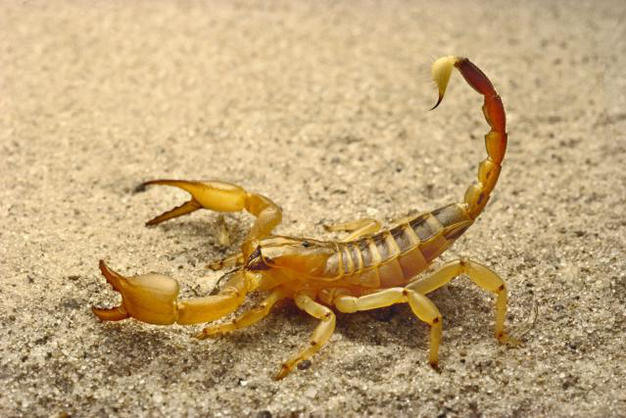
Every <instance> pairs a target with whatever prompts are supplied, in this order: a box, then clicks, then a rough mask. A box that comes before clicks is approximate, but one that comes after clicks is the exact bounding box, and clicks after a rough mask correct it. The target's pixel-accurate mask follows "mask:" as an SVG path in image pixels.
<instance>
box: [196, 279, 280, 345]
mask: <svg viewBox="0 0 626 418" xmlns="http://www.w3.org/2000/svg"><path fill="white" fill-rule="evenodd" d="M284 297H285V294H284V293H283V292H282V291H281V290H280V289H277V290H274V291H273V292H272V293H270V295H269V296H268V297H267V298H266V299H265V300H264V301H263V302H262V303H261V304H260V305H259V306H257V307H256V308H254V309H252V310H250V311H248V312H244V313H243V314H242V315H240V316H238V317H237V318H235V319H233V320H232V321H231V322H228V323H226V324H217V325H211V326H208V327H206V328H204V329H203V330H202V331H201V332H199V333H198V334H196V335H195V337H196V338H199V339H201V340H204V339H205V338H208V337H214V336H218V335H222V334H226V333H228V332H232V331H235V330H237V329H240V328H245V327H249V326H250V325H253V324H256V323H257V322H259V321H260V320H261V319H263V318H265V317H266V316H267V315H268V314H269V313H270V311H271V310H272V307H273V306H274V305H275V304H276V302H278V301H279V300H281V299H283V298H284Z"/></svg>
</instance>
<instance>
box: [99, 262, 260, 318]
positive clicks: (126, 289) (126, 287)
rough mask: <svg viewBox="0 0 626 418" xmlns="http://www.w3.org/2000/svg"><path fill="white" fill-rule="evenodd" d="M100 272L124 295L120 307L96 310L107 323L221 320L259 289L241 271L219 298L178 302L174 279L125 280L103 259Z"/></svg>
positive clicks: (145, 276) (254, 280) (251, 277)
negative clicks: (250, 293)
mask: <svg viewBox="0 0 626 418" xmlns="http://www.w3.org/2000/svg"><path fill="white" fill-rule="evenodd" d="M100 270H101V271H102V274H103V275H104V277H105V278H106V280H107V282H109V283H110V284H111V285H112V286H113V289H115V290H116V291H118V292H120V294H121V295H122V303H121V305H120V306H117V307H115V308H110V309H102V308H96V307H94V308H93V312H94V314H96V316H97V317H98V318H100V319H101V320H103V321H119V320H122V319H125V318H130V317H132V318H135V319H137V320H139V321H142V322H147V323H149V324H158V325H167V324H173V323H179V324H197V323H200V322H209V321H213V320H216V319H219V318H221V317H223V316H225V315H227V314H229V313H231V312H233V311H234V310H235V309H237V308H238V307H239V305H241V304H242V303H243V300H244V298H245V296H246V293H247V292H250V291H252V290H254V289H255V288H256V287H257V286H258V280H257V278H256V276H254V275H253V274H252V273H244V272H243V271H241V270H239V271H237V272H235V273H234V274H233V275H231V277H230V279H229V280H228V282H227V283H226V284H225V285H224V288H223V289H222V290H221V292H220V293H219V294H217V295H213V296H205V297H198V298H191V299H182V300H177V297H178V292H179V289H180V287H179V284H178V282H177V281H176V280H174V279H172V278H171V277H168V276H164V275H162V274H156V273H149V274H142V275H139V276H133V277H124V276H122V275H121V274H119V273H116V272H115V271H113V270H111V269H109V267H108V266H107V265H106V264H105V263H104V261H102V260H100Z"/></svg>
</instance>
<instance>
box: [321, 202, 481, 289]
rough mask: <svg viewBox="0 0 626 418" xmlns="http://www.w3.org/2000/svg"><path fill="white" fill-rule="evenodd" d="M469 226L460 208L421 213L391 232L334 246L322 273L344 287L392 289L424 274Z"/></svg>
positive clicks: (466, 216) (448, 206)
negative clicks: (327, 274)
mask: <svg viewBox="0 0 626 418" xmlns="http://www.w3.org/2000/svg"><path fill="white" fill-rule="evenodd" d="M472 223H473V220H472V219H471V218H470V216H469V214H468V213H467V211H466V209H465V207H464V205H463V204H458V203H454V204H451V205H447V206H443V207H441V208H438V209H435V210H434V211H432V212H425V213H422V214H420V215H417V216H415V217H413V218H410V219H408V220H406V221H405V222H402V223H400V224H398V225H396V226H395V227H393V228H392V229H389V230H385V231H382V232H379V233H377V234H374V235H371V236H366V237H363V238H360V239H358V240H355V241H350V242H345V243H338V244H337V252H336V253H335V254H333V255H332V256H331V257H329V259H328V261H327V267H326V272H327V273H331V274H333V275H335V276H336V277H340V278H341V279H342V280H343V281H345V282H346V283H347V284H350V285H354V286H359V287H366V288H377V287H383V288H385V287H393V286H399V285H401V284H405V283H407V282H409V281H410V280H411V279H412V278H414V277H415V275H417V274H419V273H420V272H422V271H424V270H425V269H426V268H427V267H428V265H429V264H430V262H431V261H433V260H434V259H435V258H437V257H438V256H439V255H441V253H443V252H444V251H445V250H446V249H447V248H448V247H449V246H450V245H452V243H453V242H454V241H455V240H456V239H457V238H458V237H460V236H461V235H462V234H463V232H465V230H466V229H467V228H468V227H469V226H470V225H471V224H472Z"/></svg>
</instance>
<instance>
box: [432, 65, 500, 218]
mask: <svg viewBox="0 0 626 418" xmlns="http://www.w3.org/2000/svg"><path fill="white" fill-rule="evenodd" d="M453 68H456V69H457V70H459V72H460V73H461V75H462V76H463V78H465V81H467V83H468V84H469V85H470V86H472V88H473V89H474V90H476V91H477V92H478V93H480V94H482V95H483V97H484V99H485V102H484V104H483V114H484V115H485V119H486V120H487V123H488V124H489V126H490V127H491V130H490V131H489V133H487V135H485V147H486V148H487V158H485V159H484V160H483V161H481V163H480V164H479V165H478V180H477V182H476V183H474V184H472V185H470V186H469V187H468V188H467V190H466V191H465V197H464V198H463V201H464V204H465V205H467V208H466V209H467V212H468V214H469V216H470V217H471V218H472V219H476V218H477V217H478V215H480V213H481V212H482V210H483V208H484V207H485V205H486V204H487V201H488V200H489V196H490V194H491V191H492V190H493V188H494V187H495V186H496V183H497V181H498V176H499V175H500V169H501V168H502V167H501V163H502V160H503V159H504V153H505V152H506V142H507V135H506V116H505V113H504V106H503V105H502V99H500V96H499V95H498V93H497V92H496V89H495V88H494V87H493V84H491V81H489V79H488V78H487V76H486V75H485V74H484V73H483V72H482V71H481V70H480V69H479V68H478V67H477V66H475V65H474V64H473V63H472V62H471V61H470V60H469V59H467V58H459V57H453V56H449V57H442V58H439V59H438V60H437V61H435V62H434V63H433V66H432V77H433V80H434V81H435V84H437V88H438V89H439V99H438V100H437V103H436V104H435V106H433V109H435V108H436V107H437V106H439V104H440V103H441V101H442V100H443V95H444V93H445V91H446V87H447V86H448V80H450V74H451V73H452V69H453ZM431 110H432V109H431Z"/></svg>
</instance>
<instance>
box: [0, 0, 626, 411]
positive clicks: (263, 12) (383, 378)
mask: <svg viewBox="0 0 626 418" xmlns="http://www.w3.org/2000/svg"><path fill="white" fill-rule="evenodd" d="M624 22H626V3H624V2H623V1H597V2H592V1H586V2H585V1H577V2H565V1H528V2H510V3H509V2H498V1H488V2H478V1H476V2H465V1H463V2H461V1H446V2H437V3H436V4H435V3H434V2H409V1H406V2H404V1H396V0H391V1H384V2H383V1H379V2H366V1H345V2H330V1H328V2H305V1H285V2H275V1H272V2H248V1H236V2H227V1H207V2H186V1H180V2H166V1H163V2H149V1H135V2H122V1H110V2H105V1H61V0H52V1H47V2H43V1H33V2H17V1H8V0H7V1H3V2H2V3H1V4H0V182H1V189H0V213H1V216H0V280H1V285H0V307H1V309H0V336H1V337H0V354H1V355H0V385H1V386H2V390H0V415H2V416H62V415H71V416H195V415H204V416H253V417H270V416H308V415H314V416H338V415H345V416H362V415H370V416H425V417H434V416H439V417H448V416H520V417H521V416H581V417H582V416H584V417H588V416H592V417H606V416H624V415H625V411H626V372H625V367H626V355H625V354H624V348H625V343H624V341H625V328H626V321H625V319H626V276H625V274H626V273H625V272H626V257H625V250H626V228H625V227H626V216H625V205H626V176H625V175H624V169H625V167H626V137H625V134H624V132H625V131H626V76H625V70H624V68H626V58H625V57H626V41H625V40H626V25H625V23H624ZM449 54H454V55H461V56H467V57H470V58H471V59H472V60H473V62H475V63H476V64H477V65H478V66H480V67H481V68H482V69H483V70H484V71H485V73H487V74H488V75H489V77H490V78H491V79H492V80H493V82H494V84H495V86H496V88H497V89H498V91H499V93H500V95H501V96H502V98H503V101H504V103H505V107H506V110H507V114H508V131H509V135H510V139H509V141H510V142H509V148H508V152H507V157H506V159H505V162H504V166H503V170H502V174H501V176H500V182H499V184H498V185H497V187H496V190H495V192H494V195H493V197H492V199H491V200H490V202H489V204H488V205H487V207H486V209H485V212H484V213H483V214H482V216H481V217H480V218H479V219H478V220H477V222H476V223H475V225H474V226H472V228H470V229H469V230H468V231H467V233H466V234H465V235H464V236H463V237H462V238H461V239H460V240H459V241H457V243H456V244H455V245H454V247H453V248H451V249H450V250H449V251H448V252H447V253H446V254H445V255H444V256H443V257H442V259H443V260H444V261H445V260H453V259H455V258H458V257H459V256H465V257H470V258H473V259H475V260H478V261H481V262H484V263H485V264H486V265H488V266H490V267H491V268H493V269H494V270H496V271H497V272H499V273H500V274H501V275H502V276H503V277H504V278H505V279H506V281H507V283H508V288H509V293H510V309H509V315H508V318H507V324H509V325H510V326H511V327H512V328H513V329H521V328H523V326H524V324H527V323H528V322H529V321H531V320H532V318H533V312H534V310H535V307H536V310H537V313H538V314H537V317H536V323H535V325H534V327H533V328H532V329H531V330H530V331H529V332H528V333H527V334H526V335H525V336H524V344H523V345H522V346H521V347H519V348H507V347H504V346H500V345H498V344H497V342H496V340H495V339H494V338H493V322H494V316H493V298H492V296H491V295H489V294H486V293H485V292H483V291H482V290H480V289H479V288H478V287H476V286H475V285H473V284H472V283H471V282H470V281H469V280H467V279H466V278H459V279H457V280H455V281H453V282H452V283H451V284H449V285H448V286H446V287H445V288H442V289H440V290H437V291H436V292H434V293H433V294H432V300H433V301H434V302H435V303H436V304H437V306H438V307H439V309H440V310H441V312H442V314H443V317H444V337H443V344H442V346H441V350H440V358H441V370H440V372H436V371H434V370H433V369H431V368H430V367H429V366H428V364H427V361H426V360H427V349H428V328H427V326H425V325H424V324H423V323H422V322H420V321H419V320H417V319H416V318H415V317H414V316H413V315H412V313H411V311H410V309H409V308H408V307H407V306H404V305H400V306H397V307H394V308H387V309H383V310H381V311H377V312H370V313H368V312H365V313H359V314H350V315H347V314H338V315H337V329H336V331H335V333H334V335H333V336H332V338H331V340H330V341H329V343H328V345H327V346H325V347H324V348H323V349H322V350H321V352H320V353H319V354H318V355H316V356H315V357H314V358H312V361H311V363H310V364H307V365H305V366H308V367H302V368H301V369H298V370H295V371H294V373H292V374H291V375H289V376H288V377H287V378H285V379H284V380H282V381H274V380H272V375H273V374H274V373H275V372H276V371H277V369H278V367H279V365H280V364H281V362H282V361H284V360H285V359H286V358H287V357H288V356H290V355H291V354H292V353H294V352H295V351H296V350H298V349H299V348H301V347H302V346H303V345H304V344H306V343H307V339H308V337H309V335H310V333H311V331H312V330H313V329H314V327H315V325H316V323H317V321H316V320H314V319H312V318H310V317H308V316H307V315H306V314H303V313H301V312H299V311H298V309H297V308H296V307H295V306H294V305H293V303H285V304H283V305H281V306H278V307H277V308H276V309H275V310H274V311H273V313H272V314H271V315H270V316H269V317H268V318H267V319H266V320H264V321H263V322H261V323H259V324H257V325H256V326H253V327H250V328H248V329H245V330H242V331H239V332H236V333H234V334H231V335H229V336H226V337H223V338H219V339H215V340H205V341H198V340H196V339H194V338H192V337H191V335H192V334H193V333H195V332H197V331H199V330H200V329H201V328H202V325H197V326H179V325H176V326H169V327H162V326H154V325H146V324H143V323H139V322H137V321H134V320H127V321H121V322H117V323H102V322H100V321H98V320H97V319H96V318H95V317H94V315H93V314H92V312H91V307H92V306H94V305H97V306H114V305H115V304H116V303H117V302H118V300H119V298H118V294H116V293H114V292H113V291H112V289H111V287H110V286H109V285H108V284H107V283H106V282H105V280H104V279H103V277H102V276H101V274H100V272H99V270H98V260H99V259H104V260H106V261H107V262H108V263H109V265H110V266H111V268H113V269H115V270H117V271H119V272H120V273H123V274H127V275H134V274H140V273H146V272H151V271H155V272H160V273H162V274H166V275H169V276H172V277H175V278H176V279H178V280H179V281H180V283H181V286H182V290H181V293H182V297H193V296H196V295H205V294H208V293H209V292H211V290H212V289H213V288H214V286H215V285H216V282H217V280H218V278H219V277H220V275H221V273H220V272H213V271H210V270H208V269H206V267H205V265H206V263H207V262H209V261H212V260H214V259H218V258H220V257H223V256H224V255H227V254H230V253H232V252H234V251H236V250H237V246H238V244H239V243H240V242H241V240H242V238H243V236H244V234H245V233H246V231H247V230H248V229H249V227H250V225H251V223H252V218H251V217H250V216H249V215H247V214H245V213H236V214H226V215H225V216H224V224H225V228H226V230H227V232H228V236H229V237H230V240H231V243H230V244H228V243H225V242H224V240H223V239H222V240H220V239H219V231H220V229H219V228H217V227H216V224H217V221H218V215H216V214H215V213H210V212H207V211H201V212H196V213H194V214H192V215H190V216H187V217H183V218H179V219H177V220H173V221H170V222H168V223H164V224H162V225H160V226H157V227H152V228H147V227H145V226H144V222H145V221H146V220H148V219H150V218H151V217H153V216H155V215H157V214H159V213H161V212H163V211H164V210H166V209H169V208H171V207H173V206H176V205H178V204H180V203H182V202H183V201H184V200H185V199H186V198H187V197H186V194H185V193H184V192H180V191H177V190H174V189H171V188H165V187H154V188H148V189H147V190H146V191H144V192H138V191H136V186H137V185H138V184H139V183H141V182H142V181H146V180H149V179H154V178H163V177H165V178H181V179H220V180H224V181H228V182H232V183H236V184H240V185H242V186H244V187H245V188H246V189H248V190H251V191H255V192H259V193H263V194H265V195H267V196H269V197H271V198H272V199H273V200H275V201H276V202H277V203H278V204H279V205H281V207H282V208H283V210H284V220H283V223H282V224H281V225H280V226H279V227H278V229H277V230H276V232H277V233H279V234H288V235H296V236H305V237H311V238H318V239H328V238H333V239H337V238H340V237H341V236H342V235H341V234H329V233H327V232H325V230H324V228H323V225H324V224H328V223H333V222H345V221H349V220H353V219H357V218H364V217H372V218H376V219H380V220H381V221H383V222H385V223H386V224H387V225H388V224H389V223H390V222H391V221H392V220H393V219H396V218H399V217H403V216H406V215H407V214H409V213H415V212H419V211H426V210H432V209H434V208H436V207H438V206H441V205H443V204H446V203H451V202H455V201H459V200H460V199H462V196H463V192H464V191H465V188H466V187H467V186H468V185H469V184H470V183H471V182H472V181H474V178H475V176H476V167H477V165H478V162H479V161H480V160H482V159H483V158H484V156H485V149H484V145H483V135H484V134H485V133H486V132H487V131H488V127H487V125H486V123H485V121H484V119H483V118H482V115H481V110H480V106H481V104H482V99H481V97H480V96H479V95H477V94H476V93H475V92H474V91H473V90H472V89H471V88H470V87H469V86H467V84H465V83H464V81H463V80H462V78H461V77H460V76H459V74H458V73H455V74H453V78H452V80H451V82H450V87H449V90H448V93H447V96H446V98H445V100H444V102H443V104H442V105H441V106H440V107H439V108H438V109H437V110H435V111H433V112H428V111H427V109H428V108H429V107H431V106H432V105H433V103H434V101H435V99H436V93H435V91H434V88H433V85H432V83H431V81H430V80H429V72H430V64H431V63H432V62H433V60H434V59H436V58H438V57H440V56H443V55H449ZM260 298H262V295H261V294H255V295H251V296H250V297H249V302H247V303H246V305H245V307H251V306H253V305H254V303H258V302H259V300H260Z"/></svg>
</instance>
